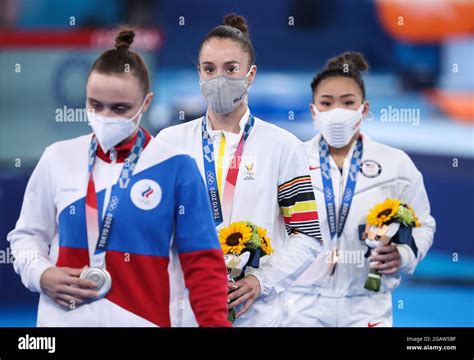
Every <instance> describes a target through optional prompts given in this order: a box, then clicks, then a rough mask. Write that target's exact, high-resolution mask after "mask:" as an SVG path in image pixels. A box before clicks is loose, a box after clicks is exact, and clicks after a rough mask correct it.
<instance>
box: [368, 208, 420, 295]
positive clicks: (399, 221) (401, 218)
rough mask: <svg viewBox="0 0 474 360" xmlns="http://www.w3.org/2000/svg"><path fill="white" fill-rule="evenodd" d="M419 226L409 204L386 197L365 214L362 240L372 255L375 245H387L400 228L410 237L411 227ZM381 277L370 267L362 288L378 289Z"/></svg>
mask: <svg viewBox="0 0 474 360" xmlns="http://www.w3.org/2000/svg"><path fill="white" fill-rule="evenodd" d="M420 226H421V223H420V221H419V220H418V218H417V217H416V214H415V211H414V210H413V208H412V207H411V206H410V205H408V204H406V203H404V202H403V201H401V200H398V199H386V200H385V201H384V202H383V203H379V204H377V205H375V206H374V207H373V208H372V209H371V210H370V212H369V214H368V215H367V219H366V225H365V230H364V232H363V233H362V240H364V241H365V243H366V245H367V246H368V247H369V252H368V255H372V253H373V251H374V249H376V248H377V247H379V246H384V245H389V244H390V243H391V242H392V239H394V237H395V236H396V234H397V235H398V233H399V232H400V231H401V230H403V232H404V233H405V234H409V236H410V237H411V229H412V228H413V227H420ZM381 278H382V274H380V272H379V271H378V270H375V269H372V268H371V269H370V270H369V274H368V277H367V280H366V282H365V285H364V288H365V289H367V290H371V291H379V290H380V285H381Z"/></svg>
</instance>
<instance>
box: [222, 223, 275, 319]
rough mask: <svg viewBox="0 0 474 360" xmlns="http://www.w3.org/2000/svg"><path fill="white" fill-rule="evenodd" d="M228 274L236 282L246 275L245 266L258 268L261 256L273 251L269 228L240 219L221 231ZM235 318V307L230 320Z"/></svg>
mask: <svg viewBox="0 0 474 360" xmlns="http://www.w3.org/2000/svg"><path fill="white" fill-rule="evenodd" d="M219 241H220V244H221V247H222V251H223V253H224V260H225V264H226V267H227V274H228V275H227V276H228V280H229V281H230V282H235V281H237V280H240V279H242V278H243V277H244V276H245V268H246V267H247V266H251V267H254V268H258V267H259V264H260V258H261V257H262V256H265V255H270V254H271V253H272V252H273V249H272V246H271V244H270V238H269V237H268V236H267V230H266V229H264V228H262V227H258V226H257V225H255V224H253V223H251V222H250V221H239V222H234V223H232V224H230V225H229V226H227V227H224V228H222V229H221V230H220V231H219ZM234 320H235V308H234V309H231V310H229V321H232V322H233V321H234Z"/></svg>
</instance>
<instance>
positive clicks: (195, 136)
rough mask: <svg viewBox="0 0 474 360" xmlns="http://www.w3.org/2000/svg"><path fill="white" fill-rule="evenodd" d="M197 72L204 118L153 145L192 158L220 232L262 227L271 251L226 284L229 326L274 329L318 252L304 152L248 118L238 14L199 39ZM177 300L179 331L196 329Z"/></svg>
mask: <svg viewBox="0 0 474 360" xmlns="http://www.w3.org/2000/svg"><path fill="white" fill-rule="evenodd" d="M197 70H198V74H199V78H200V87H201V93H202V95H203V97H204V99H205V100H206V102H207V104H208V107H207V112H206V114H205V116H203V117H202V118H199V119H196V120H193V121H190V122H188V123H185V124H180V125H177V126H172V127H169V128H167V129H164V130H163V131H161V132H160V133H159V134H158V135H157V139H160V140H162V141H165V142H168V143H170V144H172V145H175V146H177V147H179V148H180V149H182V150H183V151H186V152H187V153H189V154H191V156H192V157H193V158H194V159H195V160H196V162H197V164H198V167H199V170H200V172H201V175H202V177H203V179H204V181H205V183H206V186H207V188H208V196H209V202H210V203H211V204H212V209H213V214H214V221H215V225H216V228H217V229H218V230H220V229H222V228H223V227H227V226H228V225H229V224H232V223H235V222H240V221H250V222H252V223H254V224H255V225H257V226H259V227H262V228H264V229H266V231H267V233H266V234H267V236H268V237H269V238H270V239H271V242H272V246H273V248H274V250H275V251H274V253H273V254H271V255H269V256H264V257H263V258H262V259H261V263H260V267H259V268H252V267H247V270H246V274H247V275H246V276H245V277H244V278H243V279H241V280H239V281H237V282H236V283H235V284H234V283H229V299H228V301H229V308H231V309H236V316H237V319H236V320H235V322H234V326H277V325H278V323H279V319H280V317H281V313H280V306H279V305H278V301H279V296H280V294H281V292H282V291H284V290H285V289H286V288H287V287H288V286H289V285H290V284H291V283H292V282H293V281H294V280H295V279H296V278H297V277H298V276H299V275H300V274H301V273H302V272H303V271H304V269H305V268H306V267H307V266H308V265H309V264H310V263H312V261H313V260H314V258H315V256H316V254H317V253H318V252H319V251H320V250H321V240H322V239H321V235H320V230H319V223H318V212H317V208H316V202H315V201H314V193H313V191H312V188H311V179H310V176H309V170H308V160H307V158H306V153H305V150H304V147H303V144H302V142H301V141H299V140H298V139H297V138H296V137H295V136H293V135H292V134H290V133H289V132H287V131H285V130H283V129H281V128H279V127H277V126H275V125H272V124H270V123H267V122H265V121H263V120H260V119H258V118H256V117H254V115H252V114H251V111H250V109H249V107H248V102H247V100H248V96H249V90H250V88H251V85H252V83H253V81H254V80H255V76H256V74H257V66H256V64H255V51H254V48H253V45H252V41H251V39H250V37H249V30H248V26H247V23H246V21H245V19H244V18H243V17H242V16H239V15H235V14H231V15H227V16H226V17H225V18H224V22H223V23H222V24H221V25H219V26H217V27H215V28H214V29H212V30H211V31H210V32H209V33H208V34H207V35H206V36H205V37H204V38H203V40H202V42H201V46H200V48H199V54H198V67H197ZM220 240H221V243H223V242H225V240H223V239H220ZM182 297H183V299H184V302H183V305H184V306H183V309H182V310H181V313H182V325H183V326H192V325H195V321H194V319H193V318H194V315H195V314H193V312H192V311H191V309H190V308H189V306H188V305H187V304H188V300H187V295H186V294H183V295H182ZM191 299H192V298H191ZM178 312H179V311H178Z"/></svg>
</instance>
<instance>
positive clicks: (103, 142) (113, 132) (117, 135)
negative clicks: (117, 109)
mask: <svg viewBox="0 0 474 360" xmlns="http://www.w3.org/2000/svg"><path fill="white" fill-rule="evenodd" d="M147 98H148V95H147V96H146V97H145V100H144V101H143V104H142V106H140V109H139V110H138V112H137V113H136V114H135V115H134V116H133V117H131V118H126V117H112V116H102V115H100V114H96V113H95V112H94V111H90V110H88V111H87V118H88V119H89V124H90V125H91V127H92V130H93V131H94V134H95V136H96V138H97V141H99V144H100V147H101V148H102V150H104V152H108V151H109V150H110V149H111V148H113V147H114V146H115V145H117V144H118V143H120V142H122V141H123V140H125V139H126V138H128V137H129V136H130V135H132V134H133V133H134V132H135V130H136V129H137V128H138V126H139V124H140V120H141V118H142V109H143V106H144V105H145V101H146V99H147ZM137 116H138V120H137V121H135V120H134V119H135V118H136V117H137Z"/></svg>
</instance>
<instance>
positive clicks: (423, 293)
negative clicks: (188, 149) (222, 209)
mask: <svg viewBox="0 0 474 360" xmlns="http://www.w3.org/2000/svg"><path fill="white" fill-rule="evenodd" d="M0 9H1V10H0V326H35V321H36V305H37V300H38V297H37V294H33V293H30V292H29V291H27V290H26V289H25V288H24V287H23V285H22V284H21V281H20V278H19V277H18V276H17V275H16V274H15V273H14V271H13V267H12V265H11V254H10V252H9V248H8V243H7V241H6V235H7V233H8V232H9V231H10V230H11V229H12V228H13V227H14V226H15V222H16V220H17V218H18V215H19V211H20V207H21V203H22V199H23V193H24V190H25V187H26V183H27V181H28V178H29V175H30V174H31V171H32V169H33V168H34V166H35V164H36V162H37V161H38V159H39V157H40V156H41V154H42V152H43V150H44V148H45V147H46V146H48V145H49V144H51V143H53V142H55V141H58V140H63V139H67V138H71V137H75V136H79V135H82V134H85V133H88V132H90V131H91V130H90V127H89V126H88V124H87V121H86V118H85V117H82V116H80V110H81V109H83V107H84V105H85V81H86V77H87V74H88V72H89V69H90V67H91V65H92V63H93V61H94V60H95V58H96V57H97V56H98V55H99V54H100V53H101V52H102V51H104V50H106V49H109V48H111V47H113V44H114V36H115V32H116V26H117V25H120V24H128V25H131V26H134V27H136V28H137V29H138V31H137V35H136V38H135V42H134V44H133V45H132V47H133V49H134V50H135V51H138V52H140V53H141V54H142V55H143V56H144V58H145V60H146V62H147V64H148V66H149V68H150V70H151V75H152V83H153V91H154V93H155V100H154V104H153V106H152V108H151V109H150V111H149V112H148V113H147V115H146V117H145V118H144V126H145V127H146V128H147V129H148V130H149V131H151V132H152V134H156V133H157V132H158V131H159V130H160V129H162V128H164V127H167V126H169V125H172V124H177V123H179V122H182V121H188V120H191V119H194V118H196V117H198V116H200V115H202V114H203V113H204V112H205V103H204V101H203V99H202V97H201V96H200V92H199V84H198V80H199V79H198V74H197V71H196V58H197V50H198V46H199V43H200V41H201V39H202V38H203V37H204V35H205V34H206V33H207V32H208V31H209V30H211V28H213V27H214V26H216V25H219V24H220V23H221V21H222V19H223V17H224V15H226V14H228V13H230V12H237V13H239V14H241V15H243V16H245V17H246V18H247V20H248V22H249V26H250V35H251V38H252V40H253V44H254V47H255V50H256V56H257V58H256V64H257V66H258V74H257V77H256V80H255V81H254V84H253V86H252V89H251V91H250V98H249V103H250V108H251V109H252V113H253V114H255V115H256V116H258V117H259V118H262V119H264V120H266V121H269V122H272V123H275V124H277V125H279V126H281V127H283V128H285V129H288V130H289V131H291V132H293V133H294V134H295V135H296V136H298V137H299V138H300V139H301V140H308V139H310V138H311V137H313V136H314V135H315V130H314V129H313V126H312V122H311V118H310V113H309V111H308V104H309V102H310V101H311V91H310V82H311V79H312V77H313V76H314V75H315V73H316V72H317V71H318V70H319V69H321V67H322V66H323V65H324V63H325V62H326V60H327V59H328V58H329V57H332V56H334V55H337V54H339V53H341V52H343V51H346V50H355V51H360V52H362V53H363V54H364V55H365V56H366V58H367V59H368V61H369V63H370V64H371V70H370V72H369V73H368V74H367V75H366V76H365V81H366V87H367V97H368V100H369V101H370V103H371V111H372V114H371V116H370V118H369V119H367V120H366V121H365V124H364V125H363V132H364V133H366V134H367V135H369V136H370V137H371V138H373V139H374V140H377V141H380V142H383V143H385V144H388V145H392V146H395V147H398V148H401V149H403V150H405V151H406V152H407V153H408V154H409V155H410V156H411V157H412V159H413V160H414V162H415V164H416V165H417V167H418V168H419V169H420V171H421V172H422V173H423V176H424V180H425V186H426V189H427V191H428V195H429V198H430V201H431V207H432V215H433V216H434V217H435V219H436V220H437V225H438V229H437V232H436V235H435V241H434V245H433V248H432V249H431V251H430V252H429V254H428V256H427V258H426V259H425V260H424V261H423V262H422V264H421V265H420V266H419V267H418V269H417V270H416V272H415V275H414V276H411V277H409V276H407V277H405V278H404V279H403V281H402V285H401V286H400V288H399V289H397V290H396V291H395V293H394V295H393V301H394V325H395V326H410V327H424V326H462V327H464V326H473V325H474V232H473V229H472V228H471V226H472V225H473V220H474V208H473V204H474V1H469V0H466V1H456V0H452V1H451V0H413V1H377V0H327V1H325V0H319V1H317V0H272V1H270V0H267V1H254V0H227V1H225V2H224V1H211V0H200V1H192V0H180V1H176V0H133V1H132V0H101V1H100V2H98V1H93V0H68V1H64V0H0ZM76 110H77V111H76Z"/></svg>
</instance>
